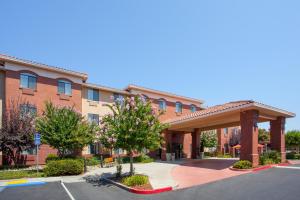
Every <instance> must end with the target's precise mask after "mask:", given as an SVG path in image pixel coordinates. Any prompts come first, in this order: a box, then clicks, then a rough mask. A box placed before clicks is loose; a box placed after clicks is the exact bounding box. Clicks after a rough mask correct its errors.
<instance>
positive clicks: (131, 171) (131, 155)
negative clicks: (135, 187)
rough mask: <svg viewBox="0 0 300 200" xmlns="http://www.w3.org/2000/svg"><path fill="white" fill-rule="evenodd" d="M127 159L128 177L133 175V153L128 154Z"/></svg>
mask: <svg viewBox="0 0 300 200" xmlns="http://www.w3.org/2000/svg"><path fill="white" fill-rule="evenodd" d="M129 157H130V176H132V175H133V174H134V171H133V153H132V152H130V154H129Z"/></svg>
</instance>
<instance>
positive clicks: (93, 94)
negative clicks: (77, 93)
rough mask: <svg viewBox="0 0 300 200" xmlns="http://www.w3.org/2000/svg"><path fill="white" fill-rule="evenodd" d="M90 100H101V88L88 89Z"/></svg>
mask: <svg viewBox="0 0 300 200" xmlns="http://www.w3.org/2000/svg"><path fill="white" fill-rule="evenodd" d="M87 96H88V100H91V101H99V90H96V89H88V95H87Z"/></svg>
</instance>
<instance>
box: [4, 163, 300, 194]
mask: <svg viewBox="0 0 300 200" xmlns="http://www.w3.org/2000/svg"><path fill="white" fill-rule="evenodd" d="M199 178H201V177H199ZM65 186H66V187H67V188H68V190H69V191H70V193H71V194H72V196H73V197H74V199H76V200H139V199H153V200H183V199H190V200H202V199H203V200H219V199H222V200H240V199H243V200H254V199H255V200H256V199H263V200H283V199H284V200H299V199H300V168H294V169H290V168H272V169H269V170H264V171H259V172H253V173H249V174H244V175H240V176H236V177H232V178H228V179H224V180H220V181H216V182H212V183H208V184H204V185H199V186H195V187H192V188H186V189H180V190H175V191H171V192H166V193H161V194H155V195H136V194H132V193H129V192H127V191H124V190H123V189H120V188H118V187H115V186H113V185H110V184H105V183H85V182H81V183H66V184H65ZM2 199H3V200H19V199H22V200H37V199H45V200H48V199H49V200H50V199H51V200H60V199H61V200H65V199H66V200H70V197H69V196H68V195H67V193H66V191H65V190H64V189H63V187H62V186H61V184H60V183H59V182H55V183H47V184H45V185H41V186H27V187H16V188H5V189H4V190H3V191H2V192H0V200H2Z"/></svg>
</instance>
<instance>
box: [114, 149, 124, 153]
mask: <svg viewBox="0 0 300 200" xmlns="http://www.w3.org/2000/svg"><path fill="white" fill-rule="evenodd" d="M114 153H115V154H116V155H120V154H123V153H124V151H123V149H120V148H119V149H115V150H114Z"/></svg>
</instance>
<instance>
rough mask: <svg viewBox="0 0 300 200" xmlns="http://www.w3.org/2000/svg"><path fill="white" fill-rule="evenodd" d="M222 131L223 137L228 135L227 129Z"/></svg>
mask: <svg viewBox="0 0 300 200" xmlns="http://www.w3.org/2000/svg"><path fill="white" fill-rule="evenodd" d="M223 131H224V136H225V137H226V136H227V135H228V128H224V129H223Z"/></svg>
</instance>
